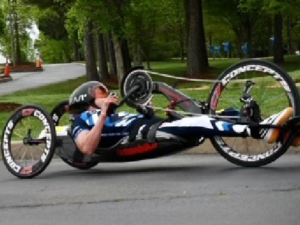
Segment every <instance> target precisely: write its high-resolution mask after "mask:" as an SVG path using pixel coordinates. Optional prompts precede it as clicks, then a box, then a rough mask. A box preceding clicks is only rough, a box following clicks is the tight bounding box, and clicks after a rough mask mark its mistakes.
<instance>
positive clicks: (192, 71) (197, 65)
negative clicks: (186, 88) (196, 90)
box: [186, 0, 209, 77]
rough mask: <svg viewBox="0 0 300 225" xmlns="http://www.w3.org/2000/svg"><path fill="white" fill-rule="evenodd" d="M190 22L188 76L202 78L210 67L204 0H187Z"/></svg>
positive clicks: (188, 19)
mask: <svg viewBox="0 0 300 225" xmlns="http://www.w3.org/2000/svg"><path fill="white" fill-rule="evenodd" d="M186 2H187V3H186V7H187V21H188V76H189V77H201V73H203V72H205V71H206V70H207V69H208V67H209V65H208V58H207V51H206V44H205V33H204V25H203V12H202V0H201V1H199V0H186Z"/></svg>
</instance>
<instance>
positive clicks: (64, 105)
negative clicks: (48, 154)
mask: <svg viewBox="0 0 300 225" xmlns="http://www.w3.org/2000/svg"><path fill="white" fill-rule="evenodd" d="M68 109H69V101H67V100H66V101H62V102H60V103H58V104H57V105H56V106H55V107H54V108H53V110H52V111H51V113H50V115H51V117H52V119H53V122H54V124H55V126H59V125H61V124H63V125H66V124H69V123H70V115H69V113H68ZM57 148H61V147H57ZM62 151H66V150H64V149H62ZM60 158H61V160H62V161H63V162H65V163H66V164H68V165H69V166H71V167H74V168H76V169H80V170H88V169H90V168H92V167H95V166H96V165H98V162H75V161H73V160H71V159H66V158H63V157H60Z"/></svg>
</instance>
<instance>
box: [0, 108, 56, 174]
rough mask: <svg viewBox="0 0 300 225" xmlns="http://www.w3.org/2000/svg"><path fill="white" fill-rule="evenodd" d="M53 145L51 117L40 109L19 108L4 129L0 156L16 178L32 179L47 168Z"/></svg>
mask: <svg viewBox="0 0 300 225" xmlns="http://www.w3.org/2000/svg"><path fill="white" fill-rule="evenodd" d="M55 143H56V133H55V127H54V124H53V122H52V119H51V117H50V115H49V114H48V113H47V112H46V111H45V110H44V109H43V108H41V107H38V106H35V105H26V106H22V107H20V108H18V109H17V110H16V111H15V112H14V113H13V114H12V115H11V117H10V118H9V119H8V121H7V123H6V125H5V126H4V129H3V133H2V140H1V154H2V158H3V161H4V165H5V166H6V168H7V169H8V171H9V172H10V173H12V174H13V175H14V176H16V177H18V178H33V177H35V176H37V175H39V174H40V173H42V172H43V171H44V170H45V169H46V167H47V166H48V165H49V163H50V161H51V159H52V157H53V154H54V151H55Z"/></svg>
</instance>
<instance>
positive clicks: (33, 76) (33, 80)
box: [0, 63, 86, 95]
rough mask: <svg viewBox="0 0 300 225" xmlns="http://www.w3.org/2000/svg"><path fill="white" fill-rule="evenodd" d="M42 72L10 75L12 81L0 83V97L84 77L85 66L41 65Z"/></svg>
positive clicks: (76, 64) (72, 64) (75, 64)
mask: <svg viewBox="0 0 300 225" xmlns="http://www.w3.org/2000/svg"><path fill="white" fill-rule="evenodd" d="M43 68H44V71H41V72H28V73H25V72H24V73H12V74H11V76H12V78H13V81H10V82H6V83H0V95H4V94H10V93H13V92H16V91H20V90H26V89H30V88H35V87H40V86H44V85H48V84H53V83H58V82H62V81H66V80H69V79H74V78H77V77H81V76H82V75H84V74H85V73H86V72H85V66H84V65H82V64H79V63H69V64H51V65H43Z"/></svg>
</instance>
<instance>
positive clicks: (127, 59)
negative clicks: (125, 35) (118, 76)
mask: <svg viewBox="0 0 300 225" xmlns="http://www.w3.org/2000/svg"><path fill="white" fill-rule="evenodd" d="M121 43H122V56H123V62H124V69H125V72H127V71H129V70H130V69H131V59H130V54H129V48H128V41H127V40H126V39H121Z"/></svg>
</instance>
